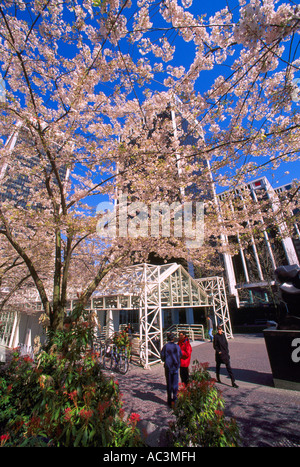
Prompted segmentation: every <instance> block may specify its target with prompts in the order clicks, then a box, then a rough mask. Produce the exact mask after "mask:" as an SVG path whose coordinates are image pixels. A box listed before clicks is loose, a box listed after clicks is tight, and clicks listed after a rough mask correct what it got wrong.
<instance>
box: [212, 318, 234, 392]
mask: <svg viewBox="0 0 300 467" xmlns="http://www.w3.org/2000/svg"><path fill="white" fill-rule="evenodd" d="M213 346H214V349H215V357H216V377H217V381H218V382H219V383H221V380H220V366H221V364H222V363H224V364H225V366H226V370H227V372H228V374H229V377H230V379H231V384H232V386H233V387H234V388H238V385H237V384H236V383H235V378H234V376H233V372H232V369H231V366H230V355H229V348H228V342H227V339H226V337H225V335H224V333H223V329H222V327H221V326H218V327H217V334H215V336H214V340H213Z"/></svg>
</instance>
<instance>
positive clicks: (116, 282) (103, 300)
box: [23, 263, 233, 368]
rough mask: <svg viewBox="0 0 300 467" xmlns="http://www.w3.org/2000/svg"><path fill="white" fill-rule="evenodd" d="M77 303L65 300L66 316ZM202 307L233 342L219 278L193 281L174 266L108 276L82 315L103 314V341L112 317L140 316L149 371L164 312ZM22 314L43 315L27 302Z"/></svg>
mask: <svg viewBox="0 0 300 467" xmlns="http://www.w3.org/2000/svg"><path fill="white" fill-rule="evenodd" d="M77 302H78V299H74V300H72V299H71V300H69V302H68V305H67V310H69V311H71V310H72V309H73V308H74V307H75V306H76V303H77ZM24 307H25V308H24ZM200 307H212V308H213V313H214V318H215V323H216V325H217V324H221V325H222V326H223V329H224V332H225V335H226V337H227V338H228V337H229V338H231V337H233V335H232V330H231V323H230V316H229V311H228V306H227V299H226V292H225V285H224V279H223V278H222V277H209V278H204V279H194V278H193V277H192V276H190V274H189V273H188V272H187V271H186V270H185V269H184V268H183V267H182V266H181V265H180V264H177V263H172V264H165V265H160V266H156V265H151V264H147V263H143V264H138V265H135V266H129V267H126V268H121V269H118V270H113V271H111V272H110V273H109V274H108V275H107V276H106V277H105V278H104V280H103V281H102V282H101V284H100V286H99V288H98V290H97V291H96V293H95V294H94V295H93V297H92V299H91V300H90V302H89V304H88V305H87V307H86V309H87V310H90V311H91V312H92V311H96V312H97V311H100V310H105V311H106V323H105V328H106V337H107V338H108V337H111V335H112V334H113V333H114V332H115V329H114V322H113V321H114V319H113V318H114V312H116V311H119V310H126V309H127V310H133V309H135V310H138V313H139V339H140V361H141V363H142V364H143V366H144V367H145V368H148V367H149V366H150V365H152V364H154V363H158V362H160V361H161V359H160V350H161V348H162V346H163V343H164V342H163V310H166V309H170V310H174V309H183V308H184V309H189V308H200ZM23 309H24V311H25V310H26V313H29V314H31V313H36V312H37V311H39V310H40V311H41V310H42V304H41V303H40V302H38V301H32V302H30V303H29V302H27V301H25V303H23Z"/></svg>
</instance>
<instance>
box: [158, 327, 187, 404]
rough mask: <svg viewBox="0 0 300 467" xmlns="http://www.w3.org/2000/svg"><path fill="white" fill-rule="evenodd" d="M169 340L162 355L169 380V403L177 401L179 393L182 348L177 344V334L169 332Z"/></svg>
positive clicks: (167, 380)
mask: <svg viewBox="0 0 300 467" xmlns="http://www.w3.org/2000/svg"><path fill="white" fill-rule="evenodd" d="M167 339H168V342H167V343H166V344H165V345H164V346H163V348H162V350H161V353H160V356H161V359H162V361H163V362H164V363H165V365H164V367H165V376H166V382H167V396H168V405H169V406H170V407H171V405H172V403H175V402H176V399H177V393H178V371H179V367H180V359H181V355H182V354H181V350H180V347H179V345H177V344H175V342H174V341H175V335H174V334H173V333H169V334H168V336H167Z"/></svg>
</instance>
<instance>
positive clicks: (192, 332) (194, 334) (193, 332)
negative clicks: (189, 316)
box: [163, 324, 205, 341]
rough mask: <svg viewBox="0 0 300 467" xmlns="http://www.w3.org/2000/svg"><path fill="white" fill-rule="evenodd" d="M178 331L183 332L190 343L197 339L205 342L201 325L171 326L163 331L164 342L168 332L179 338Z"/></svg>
mask: <svg viewBox="0 0 300 467" xmlns="http://www.w3.org/2000/svg"><path fill="white" fill-rule="evenodd" d="M180 331H185V332H186V333H187V335H188V338H189V339H190V340H191V341H195V340H198V339H199V338H200V340H205V337H204V326H203V324H173V325H172V326H170V327H169V328H168V329H166V330H165V331H164V334H163V335H164V341H165V340H166V338H167V334H168V333H169V332H173V333H174V334H175V335H176V337H179V332H180Z"/></svg>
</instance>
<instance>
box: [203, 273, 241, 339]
mask: <svg viewBox="0 0 300 467" xmlns="http://www.w3.org/2000/svg"><path fill="white" fill-rule="evenodd" d="M196 281H197V282H198V284H200V285H201V286H202V287H203V289H204V290H205V292H206V293H207V295H208V297H209V299H210V304H211V306H212V307H213V312H214V320H215V325H216V326H217V325H220V326H222V328H223V331H224V334H225V336H226V337H227V339H230V338H233V334H232V328H231V320H230V314H229V309H228V303H227V297H226V289H225V283H224V279H223V277H219V276H215V277H205V278H203V279H196Z"/></svg>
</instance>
